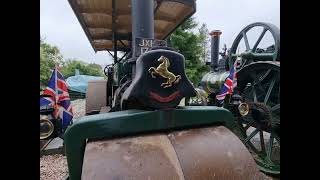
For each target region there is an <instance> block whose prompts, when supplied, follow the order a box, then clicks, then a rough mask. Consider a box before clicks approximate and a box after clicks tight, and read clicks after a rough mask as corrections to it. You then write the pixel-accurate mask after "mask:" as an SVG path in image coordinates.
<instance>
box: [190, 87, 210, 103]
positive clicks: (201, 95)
mask: <svg viewBox="0 0 320 180" xmlns="http://www.w3.org/2000/svg"><path fill="white" fill-rule="evenodd" d="M195 90H196V92H197V95H196V96H195V97H186V98H185V105H186V106H206V105H207V104H208V103H207V96H208V95H207V93H206V92H205V91H204V90H202V89H199V88H195Z"/></svg>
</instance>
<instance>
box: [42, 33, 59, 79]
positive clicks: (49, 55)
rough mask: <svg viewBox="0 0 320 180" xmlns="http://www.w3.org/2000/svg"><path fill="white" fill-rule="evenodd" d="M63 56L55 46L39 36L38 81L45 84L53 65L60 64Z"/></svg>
mask: <svg viewBox="0 0 320 180" xmlns="http://www.w3.org/2000/svg"><path fill="white" fill-rule="evenodd" d="M62 61H63V57H62V55H61V53H60V51H59V49H58V47H56V46H52V45H50V44H48V43H45V42H44V41H43V39H41V37H40V83H44V84H46V83H47V82H48V80H49V78H50V76H51V73H52V71H51V70H52V69H53V68H54V67H55V65H56V64H57V65H60V64H61V63H62Z"/></svg>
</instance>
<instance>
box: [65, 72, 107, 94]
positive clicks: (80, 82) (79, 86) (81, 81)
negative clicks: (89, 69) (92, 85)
mask: <svg viewBox="0 0 320 180" xmlns="http://www.w3.org/2000/svg"><path fill="white" fill-rule="evenodd" d="M91 80H103V77H98V76H88V75H79V74H78V73H76V75H75V76H71V77H69V78H67V79H66V83H67V85H68V88H69V89H70V90H71V91H75V92H79V93H86V92H87V87H88V81H91Z"/></svg>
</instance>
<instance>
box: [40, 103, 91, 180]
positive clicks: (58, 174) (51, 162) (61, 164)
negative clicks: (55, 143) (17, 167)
mask: <svg viewBox="0 0 320 180" xmlns="http://www.w3.org/2000/svg"><path fill="white" fill-rule="evenodd" d="M71 104H72V108H73V109H72V110H73V116H74V119H73V120H74V121H76V120H77V118H80V117H82V116H84V115H85V105H86V101H85V99H77V100H74V101H71ZM67 175H68V168H67V159H66V157H65V156H62V155H60V154H59V155H58V154H55V155H47V156H42V157H41V158H40V180H65V178H66V177H67Z"/></svg>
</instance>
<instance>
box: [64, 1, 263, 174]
mask: <svg viewBox="0 0 320 180" xmlns="http://www.w3.org/2000/svg"><path fill="white" fill-rule="evenodd" d="M69 3H70V5H71V7H72V9H73V11H74V13H75V14H76V17H77V18H78V20H79V22H80V24H81V26H82V28H83V30H84V32H85V33H86V36H87V37H88V40H89V41H90V43H91V45H92V47H93V49H94V50H95V51H108V52H109V51H113V53H110V54H111V55H112V56H113V57H114V63H113V64H111V65H109V66H107V67H106V71H105V72H106V75H107V76H108V81H107V82H106V83H100V84H99V83H97V82H95V83H89V86H91V85H92V86H95V84H99V86H95V87H88V89H90V93H88V94H87V97H86V103H87V104H88V105H90V108H87V110H90V111H88V112H86V113H87V115H86V116H84V117H82V118H80V119H77V120H75V121H74V123H73V124H72V125H71V126H70V127H69V128H68V129H67V130H66V132H65V134H64V144H65V152H66V156H67V162H68V170H69V171H68V172H69V176H68V179H70V180H80V179H83V180H164V179H166V180H167V179H168V180H185V179H186V180H199V179H205V180H210V179H226V180H227V179H228V180H229V179H239V180H253V179H266V177H265V175H264V174H263V173H261V172H260V170H259V168H258V167H257V165H256V163H255V161H254V158H253V157H252V156H251V154H250V152H249V150H248V149H247V147H246V146H245V145H244V144H243V142H242V141H241V140H240V139H239V138H238V136H236V135H235V134H234V132H233V130H234V129H235V128H237V124H236V121H235V118H234V116H233V114H232V113H231V112H230V111H229V110H227V109H225V108H222V107H216V106H179V103H180V101H181V99H183V98H185V97H194V96H196V95H197V90H196V89H195V88H194V86H193V85H192V83H191V82H190V80H189V79H188V78H187V76H186V73H185V66H184V64H185V58H184V56H183V54H180V53H179V52H177V51H176V50H174V49H172V48H170V47H168V46H167V45H166V42H165V39H166V38H167V37H168V36H169V35H170V33H171V32H173V31H174V30H175V29H176V28H177V27H178V26H179V25H180V24H181V23H183V22H184V21H185V20H186V19H187V18H189V17H190V16H191V15H193V14H194V13H195V11H196V1H195V0H155V1H154V0H131V1H130V0H121V1H116V0H95V1H89V0H69ZM118 51H121V53H122V54H123V57H120V58H119V57H118V56H117V52H118ZM104 82H105V81H104ZM103 84H105V86H103ZM101 88H102V90H101ZM91 91H95V92H91ZM98 97H101V98H98ZM102 99H105V101H104V102H101V100H102ZM106 109H107V110H106Z"/></svg>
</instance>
